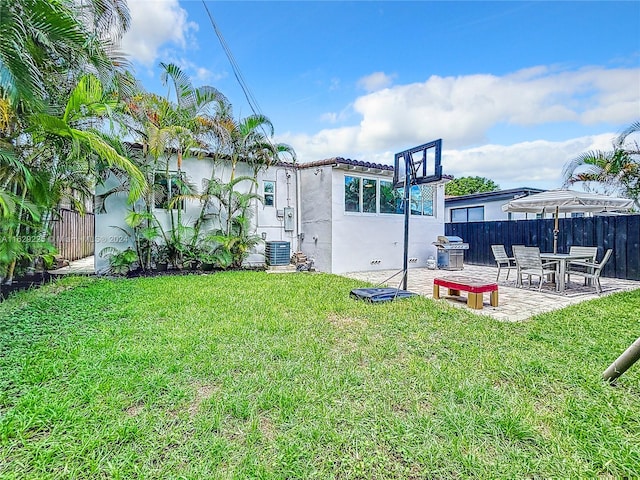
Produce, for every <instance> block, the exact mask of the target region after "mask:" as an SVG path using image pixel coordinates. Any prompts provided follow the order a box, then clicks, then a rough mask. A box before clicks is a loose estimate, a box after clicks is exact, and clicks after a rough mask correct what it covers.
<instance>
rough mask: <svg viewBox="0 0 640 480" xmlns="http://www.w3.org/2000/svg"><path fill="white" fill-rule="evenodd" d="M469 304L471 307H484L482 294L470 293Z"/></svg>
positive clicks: (479, 308)
mask: <svg viewBox="0 0 640 480" xmlns="http://www.w3.org/2000/svg"><path fill="white" fill-rule="evenodd" d="M467 305H468V306H469V308H475V309H476V310H481V309H482V306H483V305H482V294H481V293H469V295H468V296H467Z"/></svg>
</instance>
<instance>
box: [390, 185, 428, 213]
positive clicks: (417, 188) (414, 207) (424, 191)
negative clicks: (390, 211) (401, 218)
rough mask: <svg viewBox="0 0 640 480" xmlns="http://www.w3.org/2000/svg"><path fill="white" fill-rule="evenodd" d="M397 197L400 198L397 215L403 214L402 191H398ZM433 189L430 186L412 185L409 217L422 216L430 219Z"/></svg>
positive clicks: (400, 189)
mask: <svg viewBox="0 0 640 480" xmlns="http://www.w3.org/2000/svg"><path fill="white" fill-rule="evenodd" d="M398 195H399V198H400V202H399V207H398V213H404V206H403V204H402V198H403V197H404V189H403V188H399V189H398ZM434 195H435V189H434V188H433V187H432V186H431V185H413V186H412V187H411V191H410V195H409V205H410V208H411V215H422V216H427V217H432V216H433V215H434V213H433V205H434V201H433V198H434Z"/></svg>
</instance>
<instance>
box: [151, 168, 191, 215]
mask: <svg viewBox="0 0 640 480" xmlns="http://www.w3.org/2000/svg"><path fill="white" fill-rule="evenodd" d="M181 193H186V189H185V181H184V177H183V176H182V174H178V172H169V175H167V174H166V173H165V172H162V173H160V172H158V173H156V174H155V175H154V179H153V205H154V207H155V208H163V209H165V210H169V209H180V210H184V200H179V201H177V202H172V199H173V197H175V196H177V195H180V194H181Z"/></svg>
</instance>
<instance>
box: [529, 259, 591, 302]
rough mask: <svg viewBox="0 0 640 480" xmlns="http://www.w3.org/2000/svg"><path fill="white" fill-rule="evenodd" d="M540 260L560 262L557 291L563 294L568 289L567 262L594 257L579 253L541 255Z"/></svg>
mask: <svg viewBox="0 0 640 480" xmlns="http://www.w3.org/2000/svg"><path fill="white" fill-rule="evenodd" d="M540 258H541V259H542V260H543V261H544V260H555V261H557V262H558V273H557V275H556V288H557V291H558V292H560V293H562V292H564V291H565V289H566V283H565V277H566V274H565V273H566V271H567V262H570V261H572V260H590V259H592V258H593V256H592V255H587V254H579V253H540Z"/></svg>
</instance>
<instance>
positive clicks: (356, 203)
mask: <svg viewBox="0 0 640 480" xmlns="http://www.w3.org/2000/svg"><path fill="white" fill-rule="evenodd" d="M344 211H345V212H359V211H360V179H359V178H358V177H350V176H346V177H344Z"/></svg>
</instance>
